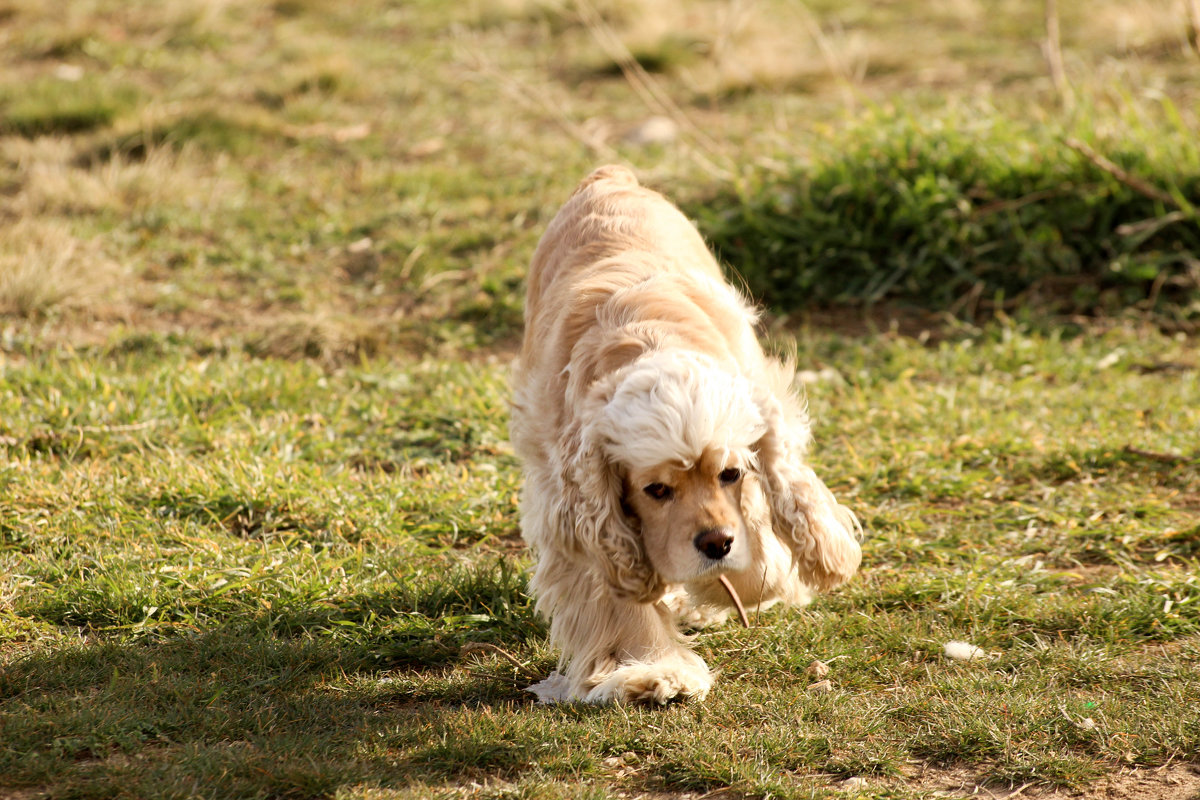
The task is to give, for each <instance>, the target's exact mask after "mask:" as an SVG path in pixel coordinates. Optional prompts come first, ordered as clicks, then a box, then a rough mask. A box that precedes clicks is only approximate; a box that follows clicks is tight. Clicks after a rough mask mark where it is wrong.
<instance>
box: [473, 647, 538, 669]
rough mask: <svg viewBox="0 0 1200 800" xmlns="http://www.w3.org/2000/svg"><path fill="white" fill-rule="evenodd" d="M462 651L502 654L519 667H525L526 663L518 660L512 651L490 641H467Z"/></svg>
mask: <svg viewBox="0 0 1200 800" xmlns="http://www.w3.org/2000/svg"><path fill="white" fill-rule="evenodd" d="M460 652H462V653H495V654H496V655H498V656H500V657H501V658H504V659H507V660H508V661H509V663H511V664H512V665H513V666H514V667H516V668H517V669H525V665H524V664H522V663H521V662H520V661H519V660H517V657H516V656H514V655H513V654H512V653H510V652H508V651H507V650H505V649H504V648H502V647H497V646H496V645H494V644H489V643H488V642H467V643H466V644H464V645H463V646H462V650H461V651H460Z"/></svg>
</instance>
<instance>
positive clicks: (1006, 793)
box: [905, 764, 1200, 800]
mask: <svg viewBox="0 0 1200 800" xmlns="http://www.w3.org/2000/svg"><path fill="white" fill-rule="evenodd" d="M981 779H982V773H981V772H980V771H979V770H978V769H972V768H968V767H960V768H945V769H942V768H933V767H926V768H924V769H922V770H921V772H920V773H918V774H916V775H914V776H913V777H912V778H911V779H910V780H909V781H907V782H906V783H905V787H906V788H908V789H917V790H918V791H920V792H922V793H923V794H926V795H927V796H929V797H937V798H981V799H983V800H1009V799H1010V798H1018V797H1019V798H1031V800H1198V799H1200V764H1168V765H1166V766H1164V767H1159V768H1157V769H1122V770H1118V771H1116V772H1112V773H1110V774H1108V775H1105V776H1104V777H1102V778H1098V779H1097V780H1095V781H1093V782H1092V783H1091V785H1089V786H1087V787H1086V788H1084V789H1078V790H1069V789H1054V788H1047V787H1040V786H1037V785H1034V784H1025V785H1023V786H1012V787H1006V786H998V785H991V784H986V783H982V782H981Z"/></svg>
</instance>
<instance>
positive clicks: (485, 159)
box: [0, 0, 1200, 800]
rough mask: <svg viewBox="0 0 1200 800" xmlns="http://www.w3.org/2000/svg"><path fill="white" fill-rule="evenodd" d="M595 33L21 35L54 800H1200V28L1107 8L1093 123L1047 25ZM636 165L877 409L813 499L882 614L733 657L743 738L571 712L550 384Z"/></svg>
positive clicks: (816, 12)
mask: <svg viewBox="0 0 1200 800" xmlns="http://www.w3.org/2000/svg"><path fill="white" fill-rule="evenodd" d="M594 6H595V7H594V8H593V9H592V12H591V13H582V14H581V13H576V8H575V6H572V5H568V4H566V3H559V2H543V1H542V0H495V2H480V3H462V4H445V3H434V2H429V3H404V4H396V3H390V2H384V0H378V2H376V1H375V0H372V2H367V3H360V4H355V5H354V6H353V7H350V6H347V5H345V4H337V3H329V2H324V0H288V2H279V3H274V4H240V3H193V2H183V0H166V1H165V2H161V3H155V4H151V5H146V6H145V7H142V6H139V7H138V8H136V9H132V8H129V7H127V4H121V3H116V2H108V1H107V0H101V2H94V3H68V4H65V6H64V7H63V8H61V9H56V10H52V9H49V7H47V6H45V4H42V3H37V2H29V1H28V0H8V2H0V41H2V42H3V44H4V46H3V47H0V63H2V64H3V66H4V69H3V70H0V227H2V229H3V230H4V231H5V235H4V236H3V237H0V730H2V731H3V735H2V736H0V795H3V796H5V797H8V796H12V797H17V798H32V797H51V798H67V797H155V798H158V797H185V796H186V797H197V796H200V797H214V798H226V797H228V798H233V797H264V798H265V797H270V798H284V797H287V798H310V797H312V798H316V797H335V798H345V799H347V800H348V799H349V798H405V797H412V798H424V797H430V796H447V797H458V796H470V797H494V798H500V797H506V798H508V797H538V798H541V797H564V798H565V797H594V798H604V797H618V796H638V795H648V796H657V797H683V796H686V795H688V794H690V795H691V796H697V795H703V794H706V793H710V794H711V795H712V796H725V797H767V796H770V797H783V798H787V797H797V798H799V797H806V798H807V797H873V798H909V797H911V798H917V797H927V796H930V795H931V794H933V793H934V792H938V791H945V792H946V793H948V794H949V796H968V795H970V794H971V793H972V792H974V791H975V787H976V786H978V785H984V786H987V787H990V788H992V789H996V790H1000V789H1002V788H1004V787H1014V788H1021V787H1024V788H1023V789H1022V791H1023V792H1024V793H1025V794H1027V795H1037V794H1041V795H1043V796H1046V797H1056V796H1063V795H1064V793H1066V792H1077V793H1079V794H1080V795H1081V796H1083V797H1087V798H1091V797H1098V796H1102V794H1103V792H1105V791H1111V792H1112V793H1115V794H1123V795H1126V796H1136V794H1135V792H1136V791H1142V792H1143V793H1144V796H1146V797H1156V796H1160V795H1161V794H1162V793H1163V792H1164V791H1166V788H1165V787H1169V785H1170V784H1169V782H1170V781H1172V780H1177V781H1179V782H1180V783H1179V785H1182V786H1185V787H1186V786H1188V785H1190V784H1188V783H1187V782H1188V781H1192V782H1193V783H1195V777H1194V775H1193V774H1192V773H1190V772H1188V771H1187V767H1186V765H1189V764H1195V763H1197V762H1198V761H1200V729H1197V727H1196V724H1195V720H1194V714H1192V713H1191V709H1192V707H1193V706H1194V702H1193V698H1194V697H1196V696H1197V695H1198V694H1200V671H1198V670H1197V667H1196V664H1197V663H1198V662H1197V659H1198V657H1200V583H1198V581H1200V573H1198V571H1197V561H1196V559H1197V554H1198V552H1200V549H1198V548H1200V528H1198V527H1197V522H1196V518H1197V510H1198V509H1200V478H1198V477H1197V476H1198V475H1200V469H1197V467H1198V462H1197V459H1198V458H1200V434H1198V433H1197V431H1200V411H1198V409H1200V384H1198V382H1197V374H1198V373H1197V366H1198V361H1197V356H1196V350H1195V338H1194V337H1195V333H1194V323H1195V319H1196V316H1195V312H1196V307H1195V303H1196V295H1195V258H1196V251H1197V246H1196V244H1197V243H1196V225H1195V220H1194V217H1192V216H1187V215H1188V214H1191V213H1193V212H1192V210H1191V209H1192V208H1194V204H1195V189H1196V168H1197V163H1198V162H1197V155H1196V148H1195V142H1194V137H1190V136H1189V135H1188V134H1189V132H1190V131H1192V130H1195V129H1196V125H1197V120H1196V118H1195V112H1194V109H1195V108H1196V107H1197V105H1196V99H1197V97H1198V96H1200V84H1197V80H1196V73H1195V61H1194V56H1192V55H1190V51H1189V50H1188V49H1187V45H1186V41H1185V34H1186V31H1185V28H1184V26H1183V21H1182V18H1177V15H1176V13H1175V7H1174V6H1172V5H1171V4H1169V3H1159V2H1152V0H1141V1H1140V2H1137V3H1134V4H1133V5H1130V4H1129V2H1128V1H1127V0H1122V2H1117V1H1116V0H1112V1H1111V2H1109V0H1099V1H1098V2H1096V3H1092V4H1088V5H1087V6H1086V7H1085V6H1083V5H1080V4H1068V3H1060V4H1059V6H1060V11H1061V14H1062V30H1063V47H1064V63H1065V65H1066V68H1067V77H1068V79H1069V80H1070V82H1071V89H1072V93H1073V95H1072V96H1073V100H1072V101H1071V102H1070V103H1068V102H1067V100H1066V99H1065V98H1063V97H1061V96H1059V95H1058V94H1057V93H1056V91H1055V89H1054V88H1053V85H1052V83H1051V82H1050V79H1049V77H1048V73H1047V71H1046V67H1045V64H1044V61H1043V59H1042V56H1041V54H1040V52H1039V50H1038V41H1039V40H1040V38H1041V37H1042V36H1043V35H1044V31H1043V29H1042V25H1043V21H1042V5H1041V4H1040V3H1035V2H1032V0H1030V1H1029V2H1025V0H1019V1H1018V2H1013V3H1009V4H1006V5H1005V6H1004V8H1003V10H1002V11H997V10H995V9H992V8H991V7H990V6H986V5H985V4H982V3H976V2H958V3H953V4H946V5H944V6H939V7H938V8H936V9H930V8H926V7H925V6H921V7H920V8H917V6H915V5H914V4H912V3H908V2H897V3H890V4H882V5H881V4H857V3H831V2H812V3H809V4H807V6H801V5H798V4H795V3H786V2H782V0H780V2H774V1H773V0H763V2H761V3H759V4H757V5H755V4H745V3H736V2H716V1H715V0H712V1H707V0H706V2H703V3H676V2H656V3H648V2H640V0H613V1H612V2H606V3H599V2H596V3H594ZM918 12H919V13H918ZM680 31H686V32H687V34H686V36H683V35H681V33H680ZM610 33H611V34H615V36H616V41H618V42H619V43H621V44H622V46H623V47H624V48H625V49H626V50H627V51H628V56H629V57H628V58H627V57H626V55H625V54H624V53H623V52H622V51H621V50H620V48H617V47H615V46H614V44H613V41H614V39H613V38H612V37H611V36H609V35H608V34H610ZM918 40H919V41H920V42H921V43H922V47H920V48H914V47H912V46H911V43H912V42H913V41H918ZM630 58H631V59H632V61H633V62H636V63H638V64H640V65H641V66H642V68H643V69H646V70H652V71H653V72H652V75H651V77H650V81H651V82H652V83H651V88H652V89H653V90H654V91H655V92H658V94H654V93H651V94H643V95H638V94H636V93H635V92H634V91H633V89H632V88H631V86H632V84H631V83H630V80H631V79H630V78H627V77H626V72H627V71H630V70H632V69H633V68H632V67H631V63H630ZM622 65H623V66H624V69H621V67H622ZM614 67H615V68H614ZM633 74H634V75H635V76H636V74H637V73H636V72H633ZM663 115H665V116H669V117H672V118H673V119H674V120H675V121H676V123H677V125H678V131H679V133H678V137H677V138H676V139H675V140H674V141H667V142H665V143H657V144H651V145H642V144H638V143H637V141H636V139H631V138H627V135H628V134H629V133H630V132H631V131H634V130H636V129H637V128H638V126H640V125H641V124H642V123H643V122H644V121H645V120H646V119H648V118H650V117H652V116H663ZM1067 137H1074V138H1076V139H1079V140H1081V141H1082V142H1084V143H1085V144H1086V145H1088V146H1089V147H1091V148H1092V149H1093V150H1094V151H1095V152H1096V153H1099V154H1101V155H1104V156H1105V157H1107V158H1109V159H1110V160H1111V161H1113V162H1115V163H1116V164H1118V165H1119V166H1120V167H1122V168H1124V169H1125V170H1126V171H1128V172H1129V173H1130V174H1131V175H1132V176H1133V177H1135V178H1141V179H1143V180H1145V181H1147V182H1149V183H1150V184H1152V185H1153V186H1155V187H1157V188H1158V189H1160V190H1161V191H1162V192H1165V193H1167V194H1168V195H1169V196H1170V198H1171V200H1170V202H1167V201H1163V200H1161V198H1160V200H1157V201H1155V200H1150V199H1147V198H1146V196H1145V193H1144V192H1142V191H1139V190H1138V189H1136V188H1133V187H1132V186H1131V184H1130V183H1129V182H1128V181H1127V180H1123V179H1121V178H1119V177H1116V176H1115V175H1114V174H1113V173H1112V172H1111V171H1108V170H1106V169H1104V168H1102V167H1100V166H1097V161H1096V160H1095V159H1093V158H1090V157H1088V156H1087V155H1085V154H1084V153H1083V152H1082V151H1081V150H1079V149H1078V148H1072V147H1070V146H1068V145H1067V144H1066V143H1065V142H1066V139H1067ZM606 160H617V161H624V162H626V163H630V164H632V165H633V166H635V167H636V168H637V169H638V171H639V173H640V174H641V175H643V176H644V178H645V179H646V181H647V182H648V183H651V184H652V185H654V186H657V187H660V188H663V189H664V190H666V191H667V192H668V193H669V194H671V195H672V196H673V197H675V198H677V199H679V200H680V201H681V202H682V203H683V204H684V205H685V207H686V208H687V209H688V210H689V212H690V213H693V214H694V215H696V216H697V217H698V219H699V221H700V223H701V225H702V227H703V229H704V231H705V233H706V234H707V235H709V236H710V237H711V238H712V239H713V240H715V241H716V242H717V243H718V244H719V245H720V246H721V248H722V250H723V252H724V253H725V255H726V256H727V257H728V258H729V259H730V260H731V261H732V262H734V263H733V266H734V267H736V268H737V269H738V270H739V271H740V272H741V273H742V275H743V276H744V277H745V279H746V280H747V281H748V282H749V285H750V286H751V288H752V290H753V291H754V292H755V293H756V295H757V296H759V297H763V298H766V299H767V300H768V301H770V302H771V303H772V304H773V306H774V311H775V312H776V313H775V314H774V315H773V316H772V317H771V319H770V323H769V326H770V337H769V338H771V339H772V341H773V342H774V346H777V347H779V348H782V349H794V350H795V351H796V353H797V356H798V360H799V363H801V364H802V365H803V366H804V367H805V368H811V369H812V370H814V372H815V373H816V374H818V375H821V374H824V375H830V374H832V375H833V376H834V377H833V378H831V379H828V380H819V381H818V382H816V383H813V384H811V385H810V386H809V387H808V399H809V403H810V405H811V408H812V410H813V413H814V417H815V419H816V421H817V431H816V434H817V447H816V449H815V451H814V454H813V457H814V460H815V462H816V465H817V467H818V469H819V470H820V472H821V474H823V475H825V476H827V477H828V478H829V480H830V482H831V483H832V485H833V486H834V489H835V491H836V492H837V493H838V494H839V496H841V497H843V498H845V499H846V501H847V502H848V503H849V504H850V505H851V506H852V507H853V508H854V509H855V510H856V511H857V512H858V513H859V515H860V517H861V518H862V519H863V521H864V523H865V525H866V527H867V528H868V531H869V535H868V540H867V543H866V547H865V553H866V556H865V558H866V561H865V565H864V569H863V572H862V574H861V575H860V576H858V577H857V578H856V579H855V580H854V581H853V582H852V583H851V584H849V585H848V586H846V587H845V588H844V589H841V590H838V591H837V592H836V593H834V594H831V595H829V596H827V597H823V598H821V599H819V600H818V601H817V602H816V603H815V604H814V605H813V606H811V607H810V608H808V609H805V610H802V611H798V612H770V613H766V614H763V615H762V616H761V617H760V618H758V619H756V620H755V623H756V624H755V625H754V626H753V627H751V628H750V629H746V630H743V629H740V628H736V627H733V626H726V627H722V628H718V629H715V630H711V631H706V632H703V633H701V634H700V635H699V636H698V637H697V639H696V646H697V648H698V649H699V650H700V652H701V653H702V654H703V655H704V657H705V658H706V659H707V660H708V662H709V663H710V664H711V665H712V666H714V667H716V668H718V669H720V670H721V673H722V674H721V677H720V679H719V681H718V683H717V686H716V688H715V689H714V692H713V694H712V696H711V697H710V698H709V700H708V701H707V702H706V703H703V704H680V705H673V706H670V707H668V708H665V709H647V708H636V707H635V708H592V707H581V706H565V707H539V706H535V705H533V703H532V697H531V696H530V695H528V694H527V693H525V692H523V691H522V688H523V687H524V686H527V685H529V684H530V683H532V682H535V681H537V680H540V679H541V678H543V677H545V676H546V675H547V674H548V673H549V672H550V670H552V669H553V667H554V663H555V659H556V654H555V653H554V652H553V651H551V650H550V648H549V647H548V644H547V641H546V626H545V623H544V621H542V620H540V619H539V618H538V617H537V616H536V615H535V614H534V613H533V610H532V603H531V601H530V599H529V598H528V596H527V594H526V593H525V581H526V578H525V574H526V573H525V569H526V567H527V566H528V557H527V555H526V554H525V553H524V551H523V550H522V548H521V545H520V542H519V531H518V523H517V519H518V509H517V493H518V491H519V486H520V475H519V470H518V465H517V463H516V461H515V459H514V457H513V455H512V453H511V449H510V447H509V445H508V443H507V433H506V427H507V419H508V410H507V400H508V389H507V375H508V362H509V360H510V358H511V355H512V353H513V352H514V349H515V342H516V340H517V337H518V336H519V332H520V326H521V291H522V288H523V278H524V264H525V263H527V261H528V258H529V255H530V253H531V251H532V248H533V246H534V244H535V242H536V240H537V237H538V236H539V235H540V232H541V230H542V229H543V228H544V225H545V224H546V222H547V221H548V220H549V218H550V215H552V213H553V211H554V209H555V208H556V207H557V205H558V204H559V203H560V202H561V201H562V199H563V198H564V197H565V196H566V194H567V193H568V192H569V191H570V188H571V186H572V185H573V184H574V183H575V181H577V180H578V178H579V177H580V176H581V175H583V174H585V173H586V171H587V170H588V169H589V168H591V167H592V166H594V165H595V164H596V163H597V162H600V161H606ZM1172 214H1174V215H1175V216H1170V215H1172ZM1180 214H1183V215H1184V216H1182V217H1180V216H1179V215H1180ZM1147 220H1151V221H1154V222H1150V223H1147V224H1146V225H1145V226H1144V227H1141V228H1137V227H1136V226H1138V225H1140V224H1142V223H1144V222H1146V221H1147ZM1159 223H1161V224H1159ZM1121 224H1126V225H1133V226H1135V229H1134V231H1133V233H1134V235H1132V236H1130V235H1127V234H1122V233H1119V232H1117V231H1116V228H1117V226H1118V225H1121ZM1123 230H1124V229H1123ZM801 259H803V260H801ZM788 265H796V266H797V269H791V268H789V266H788ZM1115 267H1119V268H1120V269H1119V270H1116V269H1114V268H1115ZM805 270H808V271H805ZM834 279H836V282H834ZM1064 287H1065V288H1064ZM946 310H950V311H953V312H954V314H955V315H957V316H953V315H950V316H948V315H946V314H945V313H944V312H945V311H946ZM1082 311H1086V312H1088V315H1087V316H1081V315H1080V312H1082ZM889 315H891V316H889ZM950 639H962V640H966V641H969V642H971V643H973V644H975V645H977V646H979V647H981V648H983V649H984V650H985V651H986V652H987V653H988V657H987V658H986V659H983V660H978V661H972V662H969V663H959V662H953V661H950V660H948V659H946V658H945V657H944V656H943V655H942V646H943V645H944V643H945V642H946V641H948V640H950ZM814 659H821V660H823V661H825V662H827V663H828V664H829V665H830V667H831V670H832V671H831V674H830V676H829V677H830V679H831V680H832V684H833V691H831V692H829V693H824V694H821V693H815V692H810V691H808V688H807V687H808V684H809V683H810V680H809V678H808V677H807V675H806V674H805V669H806V668H807V666H808V665H809V664H810V662H811V661H813V660H814ZM852 778H855V779H862V780H861V781H859V782H857V783H853V782H849V783H848V782H847V781H849V779H852Z"/></svg>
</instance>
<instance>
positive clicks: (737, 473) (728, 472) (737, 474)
mask: <svg viewBox="0 0 1200 800" xmlns="http://www.w3.org/2000/svg"><path fill="white" fill-rule="evenodd" d="M741 479H742V471H741V470H740V469H738V468H737V467H730V468H729V469H723V470H721V474H720V475H718V476H717V480H719V481H720V482H721V485H722V486H728V485H729V484H731V483H737V482H738V481H740V480H741Z"/></svg>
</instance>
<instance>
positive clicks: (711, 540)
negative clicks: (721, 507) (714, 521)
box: [693, 528, 733, 561]
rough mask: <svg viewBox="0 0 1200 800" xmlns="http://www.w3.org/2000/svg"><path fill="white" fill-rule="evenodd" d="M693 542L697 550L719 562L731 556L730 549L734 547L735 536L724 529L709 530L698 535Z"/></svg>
mask: <svg viewBox="0 0 1200 800" xmlns="http://www.w3.org/2000/svg"><path fill="white" fill-rule="evenodd" d="M693 542H694V544H695V545H696V549H697V550H699V551H700V552H701V553H704V555H706V556H708V557H709V558H711V559H712V560H713V561H718V560H720V559H722V558H724V557H725V556H727V555H729V548H731V547H733V534H732V533H730V532H729V531H727V530H725V529H724V528H709V529H708V530H706V531H700V533H698V534H696V538H695V539H694V540H693Z"/></svg>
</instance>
